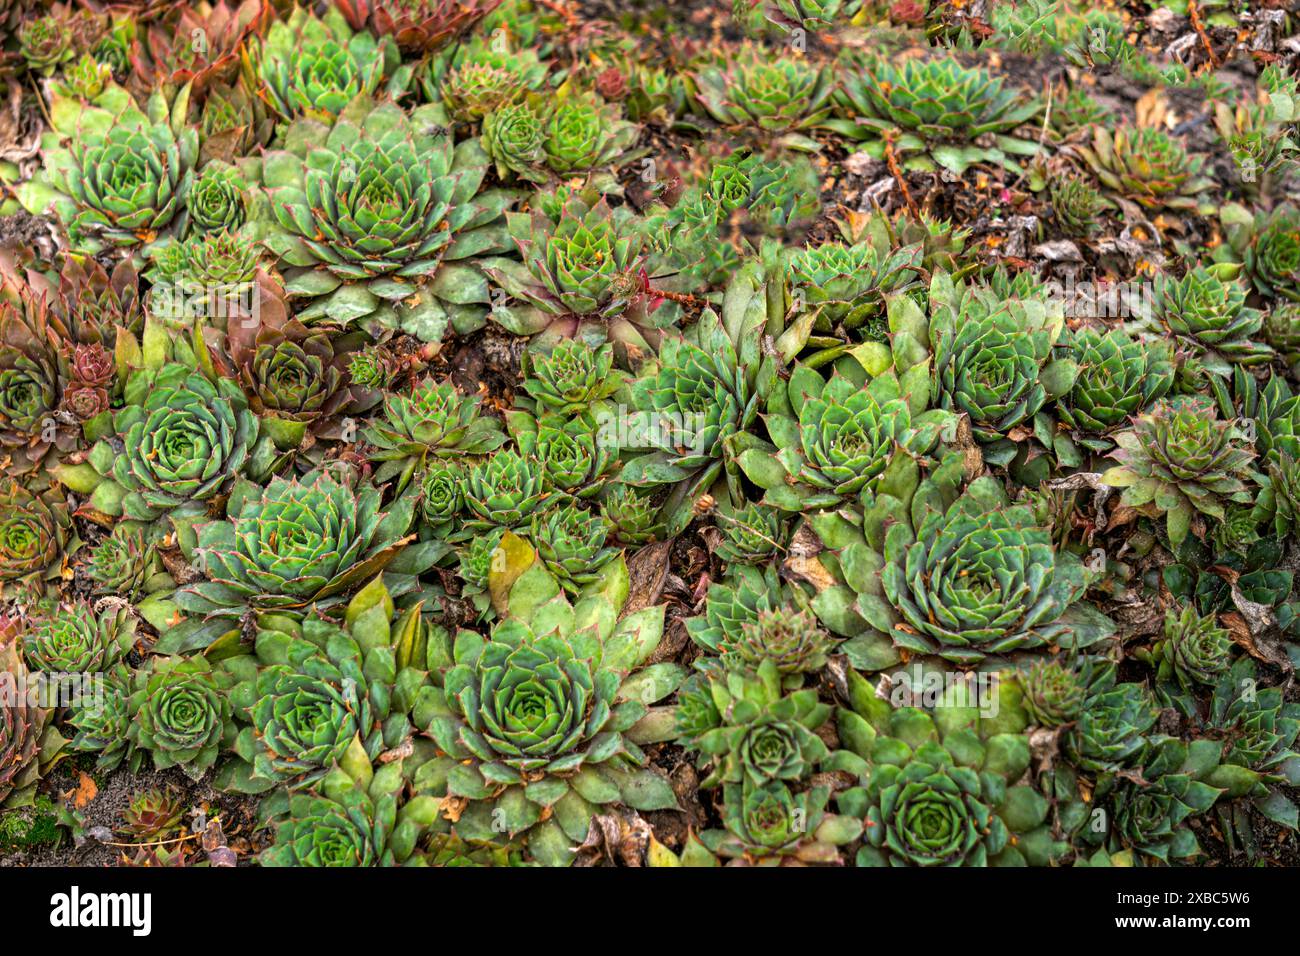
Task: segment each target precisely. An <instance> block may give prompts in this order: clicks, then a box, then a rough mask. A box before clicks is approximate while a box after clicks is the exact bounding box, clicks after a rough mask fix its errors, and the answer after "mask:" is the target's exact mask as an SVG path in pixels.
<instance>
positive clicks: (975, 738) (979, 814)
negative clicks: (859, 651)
mask: <svg viewBox="0 0 1300 956" xmlns="http://www.w3.org/2000/svg"><path fill="white" fill-rule="evenodd" d="M848 687H849V702H850V707H848V708H841V709H840V710H839V712H838V715H837V723H838V727H839V734H840V740H841V741H842V742H843V743H844V744H845V745H846V747H847V748H848V750H849V751H850V752H851V753H852V754H853V755H854V756H856V757H857V758H859V759H860V760H861V761H863V762H864V763H865V765H866V768H867V772H866V775H865V777H864V780H865V784H863V785H859V786H857V787H852V788H850V789H848V790H846V791H844V792H842V793H840V794H839V796H838V797H837V806H838V809H839V811H840V813H841V814H844V815H847V816H850V817H853V818H856V819H859V820H862V821H863V823H864V830H863V836H864V838H865V839H864V843H863V846H862V848H861V849H860V850H859V851H858V854H857V859H856V862H857V864H858V866H921V867H925V866H994V865H996V866H1048V865H1050V864H1051V863H1052V862H1053V861H1054V860H1055V859H1056V858H1057V857H1058V856H1060V855H1061V854H1062V853H1063V852H1064V850H1065V849H1066V844H1064V843H1061V842H1059V841H1057V840H1055V839H1053V836H1052V831H1051V825H1050V823H1049V822H1048V817H1049V811H1050V804H1049V803H1048V801H1047V800H1046V799H1045V798H1044V797H1043V796H1042V795H1041V794H1039V793H1038V792H1037V791H1035V790H1034V789H1033V787H1030V786H1027V785H1024V784H1020V783H1018V781H1019V780H1020V778H1021V776H1022V774H1023V773H1024V771H1025V769H1026V768H1027V767H1028V766H1029V760H1030V749H1029V739H1028V738H1027V737H1026V736H1024V729H1025V727H1026V726H1027V717H1026V715H1025V713H1024V711H1023V710H1020V709H1019V708H1018V707H1016V706H1015V704H1014V697H1012V696H1011V695H1010V694H1008V693H1006V690H1007V688H1009V687H1010V685H1003V684H999V685H997V687H998V690H997V693H999V695H1000V697H999V707H998V710H997V717H995V718H990V717H988V716H987V715H985V714H983V712H982V710H981V708H979V707H973V706H964V705H962V704H961V698H960V697H956V698H952V697H947V696H945V697H944V698H943V699H941V700H940V701H939V702H938V705H937V706H936V707H935V708H934V710H933V711H932V712H927V711H924V710H921V709H919V708H916V707H900V708H897V709H894V708H891V707H890V705H889V703H888V701H886V700H882V699H880V698H878V697H877V696H876V693H875V688H874V687H872V686H871V684H870V682H868V681H867V680H865V679H864V678H862V677H861V676H860V675H858V674H857V673H856V672H854V671H852V670H850V671H849V672H848ZM1004 709H1005V712H1004Z"/></svg>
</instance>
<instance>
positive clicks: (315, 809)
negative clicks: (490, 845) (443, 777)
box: [258, 761, 438, 867]
mask: <svg viewBox="0 0 1300 956" xmlns="http://www.w3.org/2000/svg"><path fill="white" fill-rule="evenodd" d="M406 786H407V784H406V781H405V779H404V778H403V767H402V762H401V761H397V762H395V763H389V764H387V765H385V766H382V767H380V768H379V769H378V770H373V769H371V767H370V766H369V765H368V764H367V765H366V766H365V768H364V769H361V770H356V771H352V772H349V770H348V769H347V768H344V767H334V768H333V769H331V770H330V771H329V772H328V773H327V774H326V775H325V776H324V777H323V778H322V779H321V780H320V782H319V784H318V785H317V787H316V788H314V789H309V790H300V791H298V792H295V793H293V794H292V795H290V794H288V793H287V792H285V791H279V794H278V796H279V801H278V802H279V803H280V804H281V805H282V806H280V807H277V809H278V810H280V813H279V814H278V815H277V817H276V820H277V822H276V828H275V843H274V844H272V845H271V846H269V847H267V848H266V849H265V850H263V851H262V853H261V854H260V855H259V857H258V863H260V864H261V865H262V866H275V867H281V866H294V867H303V866H309V867H317V866H322V867H323V866H328V867H370V866H402V865H406V866H419V865H421V864H422V863H423V862H424V857H423V854H422V853H420V852H419V851H418V849H417V847H418V844H419V842H420V840H421V839H422V837H423V836H424V834H425V833H426V832H427V831H428V829H429V827H430V826H431V825H432V824H433V822H434V820H436V819H437V816H438V801H437V800H435V799H434V798H432V797H421V796H417V797H412V798H410V799H404V798H403V794H404V792H405V790H406Z"/></svg>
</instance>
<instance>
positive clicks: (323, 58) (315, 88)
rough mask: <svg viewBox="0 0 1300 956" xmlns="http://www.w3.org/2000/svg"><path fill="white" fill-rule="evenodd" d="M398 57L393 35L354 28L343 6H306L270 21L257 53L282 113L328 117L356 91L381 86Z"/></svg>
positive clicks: (273, 99) (270, 92) (264, 82)
mask: <svg viewBox="0 0 1300 956" xmlns="http://www.w3.org/2000/svg"><path fill="white" fill-rule="evenodd" d="M398 60H399V54H398V50H397V46H396V44H394V43H393V42H392V40H391V38H389V37H381V38H380V39H378V40H376V39H375V37H374V36H373V35H371V34H370V33H368V32H366V31H364V30H362V31H358V32H355V33H354V32H353V31H352V29H351V28H350V27H349V26H348V23H347V20H345V19H344V17H343V15H342V14H341V13H340V12H339V11H338V10H335V9H331V10H330V11H328V12H327V13H326V14H325V16H324V17H321V18H319V19H318V18H317V17H316V16H315V15H314V14H313V13H311V12H310V11H308V10H304V9H301V8H298V9H295V10H294V11H293V12H292V13H291V14H290V15H289V17H288V18H287V19H285V20H278V21H276V22H275V23H273V24H271V27H270V29H269V30H268V31H267V33H266V38H265V39H264V40H262V41H261V43H260V48H259V50H258V57H257V62H258V63H259V73H260V76H261V80H262V85H263V89H265V90H266V93H267V96H268V99H269V101H270V103H271V105H272V106H273V107H274V109H275V111H276V112H277V113H279V114H280V116H281V117H283V118H285V119H292V118H294V117H297V116H309V117H313V118H315V119H319V120H324V121H326V122H328V121H330V120H332V119H333V118H334V117H336V116H338V115H339V114H340V113H342V112H343V109H344V107H346V106H347V105H348V104H349V103H350V102H352V100H353V99H354V98H355V97H356V96H358V95H362V94H371V93H376V92H378V91H379V88H380V86H381V84H382V83H383V82H384V78H385V75H386V74H388V73H391V72H392V71H393V70H394V69H396V67H397V64H398Z"/></svg>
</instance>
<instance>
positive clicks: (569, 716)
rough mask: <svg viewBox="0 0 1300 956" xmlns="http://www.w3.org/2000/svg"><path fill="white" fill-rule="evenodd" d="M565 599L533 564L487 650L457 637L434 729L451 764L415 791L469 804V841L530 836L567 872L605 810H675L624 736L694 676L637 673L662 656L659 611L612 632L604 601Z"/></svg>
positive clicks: (443, 761) (421, 778)
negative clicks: (658, 650) (575, 849)
mask: <svg viewBox="0 0 1300 956" xmlns="http://www.w3.org/2000/svg"><path fill="white" fill-rule="evenodd" d="M558 591H559V588H558V585H557V584H556V583H555V582H554V581H553V580H550V578H549V576H548V575H547V574H546V573H545V571H544V570H542V569H541V568H540V567H539V566H537V565H534V566H533V567H532V568H531V569H530V570H528V571H525V572H524V574H523V575H522V576H521V577H520V578H519V579H518V580H517V581H516V582H515V584H514V586H513V587H512V588H511V593H510V600H509V603H510V607H511V610H512V614H511V616H509V617H507V618H506V619H505V620H503V621H501V622H500V623H498V624H497V625H496V626H495V627H494V628H493V629H492V632H491V634H490V635H489V636H488V637H486V638H485V637H482V636H480V635H478V634H476V633H472V632H469V631H462V632H460V633H459V634H457V635H456V639H455V647H454V650H453V659H454V661H455V664H454V666H452V667H451V668H450V669H448V670H447V671H446V672H445V673H444V674H443V677H442V687H443V691H444V694H445V704H444V706H443V707H442V708H441V709H440V712H439V713H438V714H437V715H436V716H435V717H434V718H433V720H432V723H431V724H430V726H429V730H428V732H429V734H430V735H431V736H432V737H433V739H434V740H435V741H436V742H437V745H438V748H439V750H441V751H442V752H443V753H444V754H445V755H446V756H439V757H435V758H434V759H433V760H431V761H429V762H428V763H426V764H424V765H423V766H422V767H420V769H419V770H417V771H416V774H415V778H414V779H415V786H416V789H417V792H421V793H425V792H428V793H434V794H436V795H441V792H443V791H445V793H446V794H447V795H448V796H449V797H457V798H461V799H463V800H464V801H466V803H465V806H464V809H463V811H462V812H461V814H460V816H459V818H458V819H457V821H456V822H455V824H454V826H453V830H454V832H456V833H457V834H458V835H460V836H461V837H462V838H463V839H467V840H487V841H499V840H500V839H501V837H502V835H503V832H504V835H505V837H508V838H510V839H515V838H516V837H519V836H522V837H524V838H525V839H526V841H527V845H528V849H529V852H530V854H531V855H532V857H533V858H534V859H536V860H538V861H539V862H541V863H542V864H544V865H552V866H554V865H567V863H568V862H569V861H570V860H571V859H572V856H573V847H574V846H576V845H577V844H578V843H581V841H582V840H583V839H584V838H585V837H586V834H587V829H588V827H589V825H590V823H591V818H592V816H593V815H594V814H595V813H596V812H597V811H598V810H599V808H600V807H602V806H605V805H607V804H613V803H624V804H626V805H628V806H631V807H633V808H635V809H640V810H652V809H663V808H668V807H674V806H676V803H677V801H676V798H675V797H674V796H673V794H672V790H671V788H670V787H669V786H668V783H667V781H666V780H664V779H663V778H662V777H659V776H658V775H656V774H655V773H653V772H652V771H649V770H645V769H640V767H641V764H643V763H644V761H645V755H644V753H643V752H642V751H641V750H640V748H639V747H638V746H637V745H636V744H634V743H633V742H632V741H631V740H630V739H629V736H628V732H629V731H630V730H632V728H633V727H634V726H635V725H636V723H637V722H638V721H640V720H641V718H642V717H644V716H645V715H646V714H647V705H648V704H650V703H653V702H654V701H655V700H658V699H660V698H662V697H664V696H666V695H667V694H669V693H671V692H672V691H673V690H674V689H675V688H676V686H677V684H678V683H679V682H680V680H681V679H682V678H683V677H684V676H685V673H684V671H682V669H681V668H679V667H677V666H676V665H658V670H656V671H642V672H641V673H640V674H636V673H634V672H636V671H637V670H638V669H639V668H640V667H641V665H642V664H643V663H644V662H645V660H646V659H647V658H648V657H649V656H650V655H651V654H652V653H653V652H654V649H655V647H656V646H658V644H659V640H660V637H661V636H662V633H663V608H662V607H655V608H646V609H645V610H642V611H637V612H635V613H633V614H630V615H628V616H627V617H625V618H624V619H623V620H622V621H621V622H618V623H615V621H616V617H617V611H616V609H615V607H614V606H613V605H612V604H610V603H609V601H608V599H606V598H604V597H590V598H585V599H583V600H581V601H579V602H578V603H577V604H575V605H570V604H569V603H568V601H566V600H565V599H564V598H563V597H561V596H559V594H558ZM548 595H549V596H548ZM516 610H525V614H524V615H523V616H518V615H517V614H516V613H514V612H515V611H516ZM629 675H632V676H631V678H630V679H629ZM638 677H641V678H642V679H640V680H638ZM494 824H496V825H495V826H494Z"/></svg>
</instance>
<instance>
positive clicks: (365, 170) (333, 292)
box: [261, 98, 514, 342]
mask: <svg viewBox="0 0 1300 956" xmlns="http://www.w3.org/2000/svg"><path fill="white" fill-rule="evenodd" d="M285 144H286V146H287V147H288V148H287V149H283V150H273V151H271V152H269V153H267V154H266V155H265V156H264V158H263V160H262V164H261V166H262V177H261V178H262V189H263V192H264V194H265V201H266V202H267V203H269V206H270V212H271V214H272V215H273V218H274V224H273V225H271V226H270V228H269V232H268V234H267V236H266V239H265V242H266V245H267V248H269V249H270V250H271V251H272V252H274V253H275V254H276V255H277V256H278V257H279V258H280V260H281V261H282V262H283V263H284V264H285V265H286V266H287V267H289V268H288V271H287V272H286V280H287V281H286V286H285V287H286V289H287V290H288V292H289V294H290V295H291V296H296V297H301V298H305V299H310V300H312V301H311V302H310V304H309V305H308V306H307V307H306V308H305V309H301V310H298V311H297V315H296V317H297V318H298V319H299V321H302V322H304V323H308V324H310V323H312V322H315V321H318V320H322V319H323V320H328V321H331V322H335V323H338V324H341V325H347V324H350V323H360V324H362V325H363V326H364V327H365V328H366V329H367V330H368V331H371V332H372V333H373V334H378V333H379V331H380V330H382V329H395V330H396V329H400V330H401V331H403V332H406V333H408V334H411V335H415V336H417V337H419V338H420V339H421V340H422V341H426V342H438V341H441V339H442V335H443V332H444V330H445V329H446V328H447V326H448V324H451V325H452V326H453V327H454V328H457V329H460V330H468V329H469V328H470V327H472V326H473V325H474V324H475V323H476V322H479V323H481V320H482V317H483V316H484V315H485V314H486V311H487V310H486V308H485V307H484V306H483V305H480V304H479V303H486V302H488V301H489V300H488V292H487V285H486V282H485V281H484V279H483V277H482V276H481V275H480V274H479V273H478V272H477V271H476V270H475V269H474V268H473V267H472V266H469V265H467V264H465V263H463V262H460V261H459V260H461V259H463V258H465V257H467V256H471V255H480V254H483V253H485V252H492V251H501V250H500V249H498V247H497V244H498V243H500V242H501V238H499V237H497V236H496V235H495V233H494V225H493V224H494V223H496V222H497V220H498V219H499V217H500V215H501V213H502V211H503V210H504V209H505V208H506V207H507V206H508V205H509V204H510V203H511V202H512V201H513V199H514V195H513V194H512V193H510V192H508V191H505V190H489V191H486V192H480V191H479V187H480V185H481V184H482V182H483V176H484V174H485V173H486V172H487V165H488V164H487V157H486V154H485V153H484V152H483V150H482V149H481V148H480V147H479V146H478V144H477V143H475V142H473V141H468V140H467V141H464V142H462V143H460V144H459V145H456V144H455V143H454V141H453V139H452V136H451V135H450V134H449V133H448V132H447V131H446V130H445V129H444V128H443V127H442V126H441V124H440V123H439V120H438V116H437V109H436V107H421V108H419V109H417V110H415V111H414V112H413V113H411V114H409V115H408V114H407V113H406V112H405V111H404V110H402V109H401V108H400V107H399V106H397V105H396V104H394V103H391V102H385V103H380V104H378V105H375V104H374V103H373V101H368V100H366V99H364V98H362V99H359V100H357V101H355V102H354V103H353V104H352V105H351V106H350V107H349V109H348V110H347V111H345V112H344V113H343V114H342V115H341V116H340V117H339V119H338V121H337V122H335V123H334V125H333V126H332V127H330V128H326V127H325V126H324V125H323V124H322V123H320V122H319V121H317V120H312V119H304V120H300V121H298V124H297V125H296V127H294V129H293V131H292V132H290V133H288V134H286V137H285ZM502 248H503V247H502Z"/></svg>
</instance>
